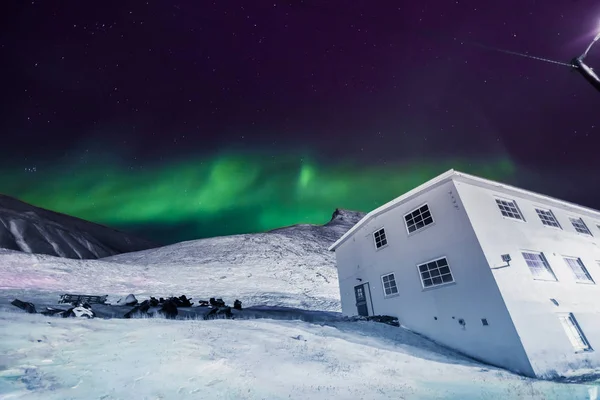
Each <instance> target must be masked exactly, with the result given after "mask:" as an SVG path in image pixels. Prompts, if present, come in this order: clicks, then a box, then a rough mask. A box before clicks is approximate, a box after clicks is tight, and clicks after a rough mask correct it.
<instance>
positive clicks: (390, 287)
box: [381, 274, 398, 296]
mask: <svg viewBox="0 0 600 400" xmlns="http://www.w3.org/2000/svg"><path fill="white" fill-rule="evenodd" d="M381 283H382V284H383V293H384V294H385V296H392V295H394V294H397V293H398V287H397V286H396V278H395V277H394V274H387V275H383V276H382V277H381Z"/></svg>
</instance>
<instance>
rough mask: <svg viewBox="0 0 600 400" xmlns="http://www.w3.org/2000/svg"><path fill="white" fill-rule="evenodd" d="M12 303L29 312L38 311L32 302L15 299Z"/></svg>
mask: <svg viewBox="0 0 600 400" xmlns="http://www.w3.org/2000/svg"><path fill="white" fill-rule="evenodd" d="M10 304H12V305H13V306H15V307H19V308H20V309H21V310H24V311H26V312H27V313H29V314H35V313H37V311H36V310H35V306H34V305H33V304H32V303H27V302H24V301H21V300H19V299H14V300H13V301H12V302H11V303H10Z"/></svg>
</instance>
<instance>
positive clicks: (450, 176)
mask: <svg viewBox="0 0 600 400" xmlns="http://www.w3.org/2000/svg"><path fill="white" fill-rule="evenodd" d="M457 179H458V180H460V181H463V182H467V183H472V184H474V185H477V186H484V187H485V186H488V187H489V186H493V187H494V189H498V188H502V189H505V190H507V191H509V192H513V193H517V194H521V195H525V196H527V197H532V198H535V199H536V200H538V201H540V200H541V201H543V202H550V203H554V204H556V205H560V206H563V207H566V208H569V209H572V210H573V211H579V212H582V213H584V214H588V215H591V216H592V217H593V218H599V219H600V211H598V210H595V209H593V208H589V207H584V206H580V205H578V204H575V203H570V202H568V201H564V200H560V199H556V198H554V197H550V196H546V195H543V194H539V193H535V192H532V191H529V190H525V189H520V188H518V187H515V186H510V185H505V184H503V183H499V182H496V181H492V180H489V179H484V178H480V177H478V176H475V175H469V174H465V173H463V172H459V171H456V170H454V169H451V170H448V171H446V172H444V173H443V174H440V175H438V176H436V177H435V178H433V179H431V180H429V181H427V182H425V183H423V184H422V185H419V186H417V187H416V188H414V189H412V190H410V191H408V192H406V193H404V194H403V195H402V196H400V197H397V198H395V199H394V200H392V201H389V202H387V203H385V204H384V205H382V206H380V207H378V208H376V209H374V210H373V211H371V212H369V213H368V214H367V215H365V216H364V217H363V218H362V219H361V220H360V221H358V223H356V225H354V226H353V227H352V228H350V230H349V231H347V232H346V233H345V234H344V235H343V236H342V237H341V238H339V239H338V240H337V241H336V242H335V243H333V244H332V245H331V246H329V249H328V250H329V251H333V250H335V249H336V248H337V247H339V246H340V245H341V244H342V243H343V242H345V241H346V240H347V239H349V238H350V237H351V236H352V235H354V233H355V232H356V231H358V230H359V229H360V228H362V227H363V226H364V225H365V224H367V222H369V221H370V220H372V219H373V218H375V217H376V216H378V215H381V214H383V213H385V212H386V211H388V210H390V209H392V208H394V207H397V206H399V205H401V204H403V203H404V202H405V201H407V200H408V199H410V198H412V197H414V196H417V195H419V194H420V193H422V192H424V191H426V190H428V189H430V188H432V187H433V186H436V185H439V184H441V183H445V182H447V181H450V180H457Z"/></svg>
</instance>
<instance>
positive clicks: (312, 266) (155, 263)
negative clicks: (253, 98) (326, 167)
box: [101, 209, 364, 311]
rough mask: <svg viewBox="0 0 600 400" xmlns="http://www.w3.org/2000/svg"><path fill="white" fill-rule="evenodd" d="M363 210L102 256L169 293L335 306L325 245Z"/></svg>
mask: <svg viewBox="0 0 600 400" xmlns="http://www.w3.org/2000/svg"><path fill="white" fill-rule="evenodd" d="M363 215H364V214H363V213H359V212H354V211H347V210H339V209H338V210H336V211H335V212H334V213H333V216H332V219H331V221H329V222H328V223H327V224H325V225H321V226H317V225H294V226H290V227H286V228H280V229H276V230H274V231H271V232H266V233H256V234H244V235H233V236H222V237H215V238H210V239H200V240H193V241H188V242H182V243H177V244H173V245H169V246H165V247H160V248H157V249H151V250H144V251H139V252H134V253H127V254H120V255H117V256H112V257H108V258H104V259H102V260H101V261H106V262H110V263H111V264H126V265H128V266H129V267H128V269H129V270H131V268H146V269H145V270H144V271H153V272H152V274H151V276H152V277H154V278H155V279H160V282H162V286H161V287H159V286H156V289H159V290H160V289H166V288H167V287H168V288H170V290H173V291H174V293H173V294H180V293H179V291H181V289H184V288H185V289H186V290H187V291H183V292H181V294H183V293H185V294H186V295H188V291H189V294H196V293H200V294H202V293H206V294H209V293H210V294H211V296H212V295H216V296H218V297H221V296H225V297H235V296H237V297H238V298H239V299H240V300H242V301H246V302H249V304H267V305H285V306H292V307H299V308H307V309H318V310H331V311H338V310H340V303H339V286H338V280H337V270H336V267H335V255H334V254H333V253H332V252H329V251H328V250H327V247H328V246H329V245H330V244H331V243H333V242H334V241H335V240H337V239H338V238H339V237H341V236H342V235H343V234H344V233H345V232H346V231H347V230H348V229H350V228H351V227H352V226H353V225H354V224H355V223H356V222H358V220H360V218H362V216H363ZM116 268H118V269H122V267H116ZM159 277H160V278H159ZM174 277H177V279H171V278H174ZM174 282H178V283H177V284H176V285H175V284H174ZM177 287H179V288H180V290H179V291H178V289H177ZM161 292H162V290H161ZM206 294H204V296H206ZM225 297H223V298H225ZM233 300H234V298H233V299H231V301H233Z"/></svg>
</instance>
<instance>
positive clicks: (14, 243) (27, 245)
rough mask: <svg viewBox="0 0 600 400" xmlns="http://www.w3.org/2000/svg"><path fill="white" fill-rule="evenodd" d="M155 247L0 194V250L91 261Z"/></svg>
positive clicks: (145, 241) (122, 233) (154, 244)
mask: <svg viewBox="0 0 600 400" xmlns="http://www.w3.org/2000/svg"><path fill="white" fill-rule="evenodd" d="M157 246H159V244H157V243H153V242H151V241H149V240H146V239H142V238H139V237H137V236H134V235H130V234H127V233H125V232H122V231H119V230H117V229H114V228H111V227H108V226H105V225H101V224H98V223H95V222H91V221H86V220H84V219H81V218H77V217H73V216H70V215H67V214H62V213H59V212H55V211H51V210H47V209H44V208H41V207H37V206H34V205H32V204H29V203H26V202H24V201H21V200H18V199H16V198H14V197H11V196H7V195H4V194H0V248H5V249H9V250H16V251H22V252H25V253H35V254H47V255H52V256H58V257H64V258H73V259H95V258H102V257H107V256H111V255H115V254H120V253H125V252H130V251H138V250H145V249H149V248H154V247H157Z"/></svg>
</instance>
